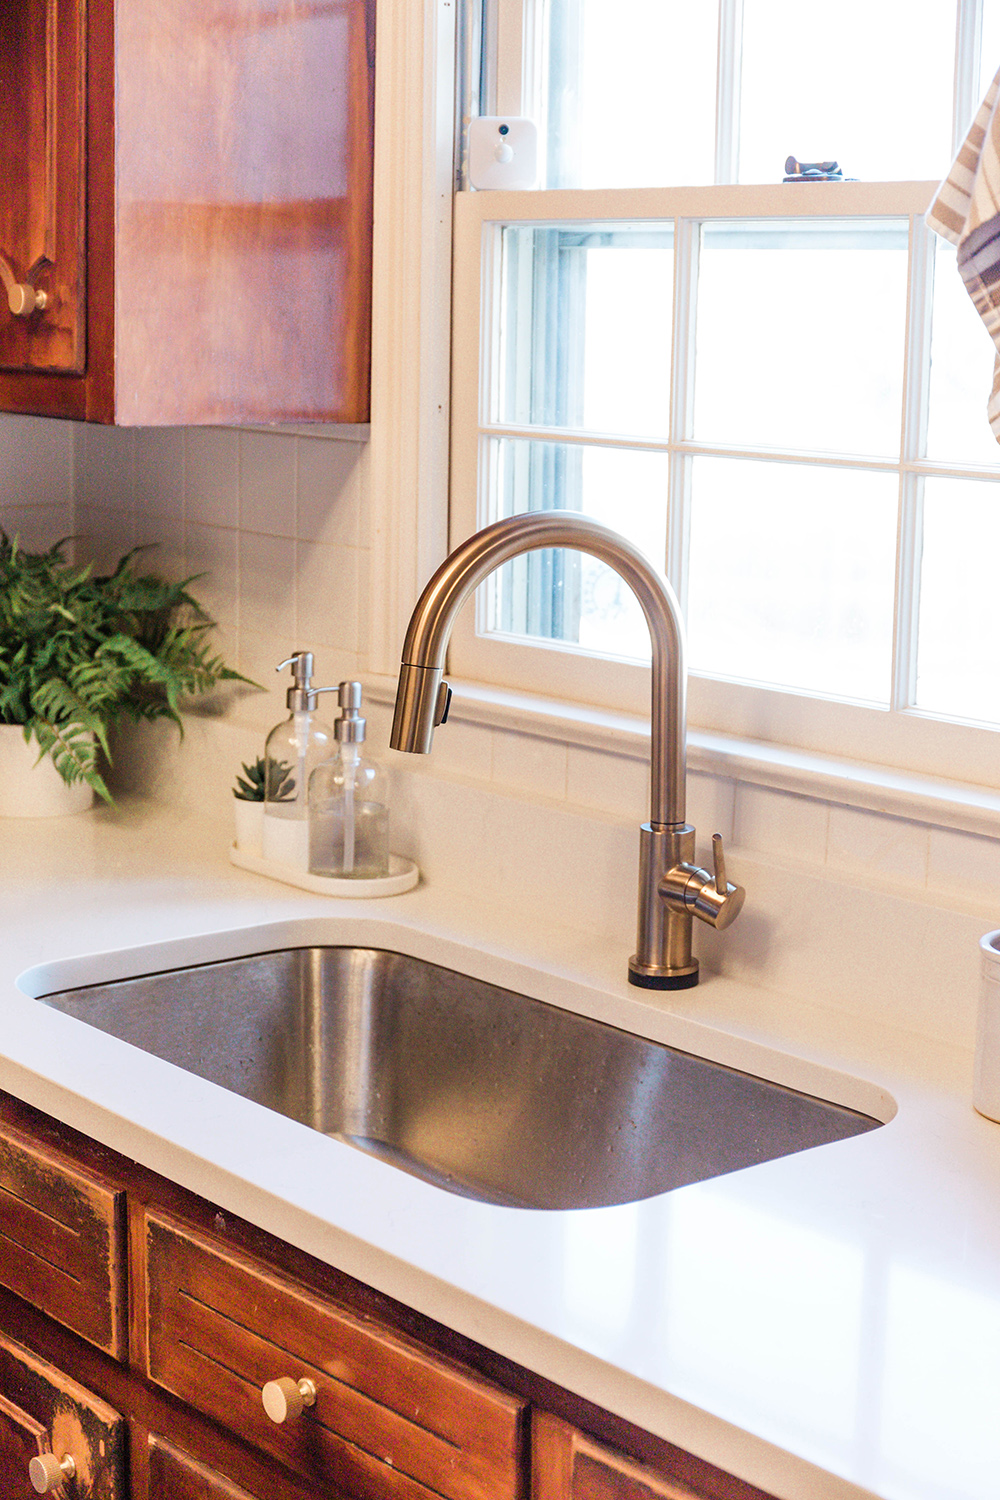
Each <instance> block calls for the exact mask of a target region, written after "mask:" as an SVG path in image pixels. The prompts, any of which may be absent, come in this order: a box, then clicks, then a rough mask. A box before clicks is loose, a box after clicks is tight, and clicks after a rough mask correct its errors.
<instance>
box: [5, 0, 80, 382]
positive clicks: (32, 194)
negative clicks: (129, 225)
mask: <svg viewBox="0 0 1000 1500" xmlns="http://www.w3.org/2000/svg"><path fill="white" fill-rule="evenodd" d="M84 14H85V3H84V0H4V3H3V5H2V6H0V79H2V80H3V87H2V88H0V183H2V184H3V191H2V193H0V281H6V282H9V283H11V284H30V285H31V286H32V287H34V288H35V289H37V290H38V291H39V292H42V293H43V294H44V297H45V306H44V308H43V309H41V310H32V309H31V305H30V304H29V306H28V308H26V309H25V312H24V314H23V315H15V314H14V313H13V312H12V311H11V310H10V306H9V300H8V291H9V287H4V288H3V289H2V290H0V369H4V370H21V371H38V372H44V371H54V372H59V373H63V374H72V373H78V372H80V371H82V370H83V368H84V363H85V353H86V348H85V345H86V339H85V333H86V317H85V310H84V295H83V293H84V275H85V263H84V252H85V244H86V233H85V201H84V199H85V175H84V160H85V157H84V124H85V121H84V100H85V93H86V90H85V66H86V64H85V57H86V49H85V39H84Z"/></svg>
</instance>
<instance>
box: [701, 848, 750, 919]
mask: <svg viewBox="0 0 1000 1500" xmlns="http://www.w3.org/2000/svg"><path fill="white" fill-rule="evenodd" d="M712 864H713V867H714V882H713V881H712V880H709V879H708V877H707V874H706V872H705V871H702V872H701V873H702V874H703V875H705V876H706V878H705V881H704V884H702V886H701V888H700V889H698V886H697V884H696V882H694V881H692V882H691V884H690V885H689V886H688V892H687V894H688V902H689V904H690V905H691V907H692V908H693V910H694V914H695V916H696V917H700V918H701V920H702V921H703V922H707V923H708V924H709V926H710V927H717V928H722V927H728V926H729V924H730V922H735V921H736V918H737V917H738V916H739V914H740V912H741V911H742V909H743V902H744V901H745V900H746V891H745V890H744V889H743V887H742V886H741V885H731V884H730V882H729V880H728V878H727V876H726V853H725V850H724V849H723V847H722V834H721V833H713V834H712Z"/></svg>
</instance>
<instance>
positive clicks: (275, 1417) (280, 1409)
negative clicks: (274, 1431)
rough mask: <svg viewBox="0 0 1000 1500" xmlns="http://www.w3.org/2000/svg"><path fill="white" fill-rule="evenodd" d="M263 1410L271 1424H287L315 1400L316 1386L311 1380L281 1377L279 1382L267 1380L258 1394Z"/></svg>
mask: <svg viewBox="0 0 1000 1500" xmlns="http://www.w3.org/2000/svg"><path fill="white" fill-rule="evenodd" d="M260 1396H261V1400H262V1401H263V1403H264V1410H265V1411H266V1412H267V1414H268V1416H269V1417H270V1418H271V1421H272V1422H287V1421H288V1420H289V1419H291V1420H293V1421H294V1419H295V1418H296V1417H299V1416H301V1415H302V1409H303V1407H305V1406H312V1404H313V1402H314V1401H315V1400H316V1386H315V1384H314V1383H313V1381H311V1380H292V1379H290V1378H289V1376H287V1375H282V1377H281V1378H280V1380H269V1381H268V1382H267V1385H265V1387H264V1389H263V1390H262V1391H261V1393H260Z"/></svg>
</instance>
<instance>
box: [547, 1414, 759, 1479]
mask: <svg viewBox="0 0 1000 1500" xmlns="http://www.w3.org/2000/svg"><path fill="white" fill-rule="evenodd" d="M531 1500H769V1497H767V1496H765V1495H764V1494H763V1491H761V1490H758V1489H755V1488H753V1487H752V1486H750V1485H747V1484H744V1482H743V1481H742V1480H740V1479H736V1478H735V1477H733V1476H731V1475H725V1474H723V1473H722V1472H721V1470H714V1471H713V1473H712V1480H711V1488H710V1489H702V1488H701V1486H700V1485H699V1486H698V1487H697V1488H692V1487H691V1485H690V1484H688V1483H686V1482H685V1480H683V1479H680V1478H676V1477H671V1476H670V1475H669V1474H666V1473H658V1472H657V1471H656V1470H655V1469H651V1468H649V1467H647V1466H646V1465H645V1464H639V1463H636V1462H635V1460H634V1459H631V1458H629V1457H627V1456H626V1455H625V1454H623V1453H618V1452H616V1451H615V1450H614V1449H613V1448H608V1447H605V1446H604V1444H603V1443H598V1442H595V1441H594V1439H593V1438H591V1437H588V1435H587V1434H586V1433H585V1432H581V1431H580V1429H579V1428H577V1427H574V1426H573V1425H572V1424H571V1423H569V1422H564V1421H563V1420H562V1419H561V1418H559V1417H554V1416H551V1415H549V1413H547V1412H535V1413H534V1414H533V1416H532V1425H531Z"/></svg>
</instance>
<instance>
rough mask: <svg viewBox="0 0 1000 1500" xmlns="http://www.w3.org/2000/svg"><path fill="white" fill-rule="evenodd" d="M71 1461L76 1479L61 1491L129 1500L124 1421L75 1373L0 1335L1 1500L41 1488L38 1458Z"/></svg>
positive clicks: (91, 1498)
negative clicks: (34, 1477)
mask: <svg viewBox="0 0 1000 1500" xmlns="http://www.w3.org/2000/svg"><path fill="white" fill-rule="evenodd" d="M47 1453H48V1454H54V1455H55V1457H56V1458H58V1459H65V1458H66V1457H70V1458H72V1460H73V1463H74V1465H75V1469H76V1474H75V1477H74V1479H73V1480H72V1483H71V1484H67V1485H66V1486H65V1487H60V1489H59V1491H58V1492H57V1493H59V1494H71V1495H79V1496H81V1497H86V1500H126V1489H125V1421H124V1419H123V1418H122V1417H121V1416H119V1414H118V1412H116V1411H114V1410H113V1409H112V1408H111V1407H110V1406H108V1405H106V1403H105V1402H103V1401H101V1400H100V1399H99V1398H98V1397H97V1396H95V1395H94V1394H93V1392H91V1391H88V1390H87V1389H86V1388H85V1387H84V1386H82V1385H79V1384H78V1383H77V1382H76V1381H75V1380H72V1379H71V1378H70V1377H69V1376H68V1375H66V1374H64V1373H63V1372H62V1371H61V1370H59V1369H57V1368H56V1366H55V1365H50V1364H48V1363H47V1361H45V1360H43V1359H39V1358H38V1357H37V1356H36V1355H34V1354H32V1353H31V1352H30V1350H28V1349H23V1348H22V1347H21V1345H20V1344H15V1343H14V1342H13V1340H12V1339H7V1338H3V1337H0V1500H27V1497H28V1496H30V1495H33V1494H34V1493H35V1490H34V1489H33V1487H32V1484H31V1481H30V1479H29V1476H28V1466H29V1464H30V1463H31V1460H32V1459H33V1458H36V1457H41V1456H42V1455H43V1454H47Z"/></svg>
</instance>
